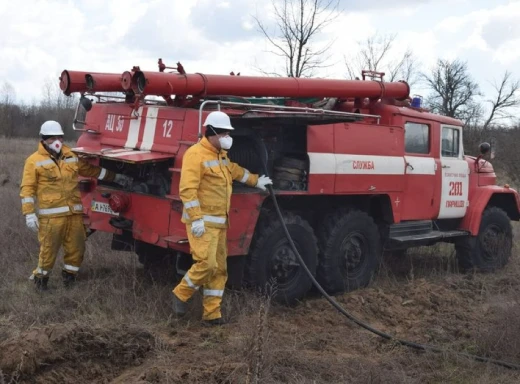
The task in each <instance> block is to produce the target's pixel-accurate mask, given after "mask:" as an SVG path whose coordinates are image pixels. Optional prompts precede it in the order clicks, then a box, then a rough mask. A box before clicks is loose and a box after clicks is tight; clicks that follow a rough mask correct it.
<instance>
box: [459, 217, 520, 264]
mask: <svg viewBox="0 0 520 384" xmlns="http://www.w3.org/2000/svg"><path fill="white" fill-rule="evenodd" d="M512 248H513V230H512V227H511V221H510V219H509V217H508V216H507V214H506V213H505V212H504V211H503V210H502V209H500V208H498V207H490V208H486V210H485V211H484V213H483V214H482V221H481V222H480V228H479V232H478V235H477V236H469V237H467V238H464V239H462V240H460V241H458V242H457V243H456V244H455V250H456V252H457V260H458V263H459V268H460V269H461V270H462V271H463V272H466V271H470V270H473V269H476V270H477V271H479V272H494V271H496V270H497V269H500V268H503V267H504V266H505V265H506V264H507V262H508V261H509V258H510V257H511V252H512Z"/></svg>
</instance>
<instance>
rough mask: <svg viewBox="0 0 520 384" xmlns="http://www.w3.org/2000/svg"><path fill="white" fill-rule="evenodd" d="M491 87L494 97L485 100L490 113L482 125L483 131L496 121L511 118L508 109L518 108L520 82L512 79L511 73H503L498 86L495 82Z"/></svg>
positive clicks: (519, 104) (519, 103)
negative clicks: (489, 107)
mask: <svg viewBox="0 0 520 384" xmlns="http://www.w3.org/2000/svg"><path fill="white" fill-rule="evenodd" d="M493 87H494V88H495V91H496V97H495V98H494V99H488V100H486V101H487V102H488V103H490V104H491V112H490V113H489V117H488V118H487V120H486V122H485V123H484V129H487V128H488V127H489V125H490V124H492V123H494V122H495V121H497V120H500V119H507V118H511V117H513V116H512V115H511V114H510V113H509V111H510V109H512V108H516V107H518V106H520V96H519V90H520V80H518V79H513V78H512V76H511V72H509V71H505V73H504V76H503V77H502V81H501V82H500V83H499V84H497V83H496V82H495V83H494V84H493Z"/></svg>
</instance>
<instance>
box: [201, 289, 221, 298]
mask: <svg viewBox="0 0 520 384" xmlns="http://www.w3.org/2000/svg"><path fill="white" fill-rule="evenodd" d="M204 296H217V297H222V296H224V290H222V289H205V290H204Z"/></svg>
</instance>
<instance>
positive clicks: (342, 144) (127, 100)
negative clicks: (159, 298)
mask: <svg viewBox="0 0 520 384" xmlns="http://www.w3.org/2000/svg"><path fill="white" fill-rule="evenodd" d="M362 75H363V76H362V80H332V79H303V78H279V77H248V76H234V75H233V74H230V75H205V74H201V73H196V74H187V73H186V72H185V71H184V68H183V67H182V65H180V64H178V65H177V67H176V68H170V67H166V66H165V64H164V63H163V62H162V60H161V59H159V71H157V72H155V71H143V70H141V69H140V68H139V67H133V68H132V70H131V71H127V72H124V73H122V74H120V73H119V74H118V73H93V72H80V71H69V70H64V71H63V73H62V75H61V77H60V86H61V89H62V90H63V92H64V93H65V94H66V95H70V94H72V93H79V94H80V95H81V98H80V102H79V104H78V109H77V111H76V116H75V120H74V129H76V130H80V131H82V133H81V137H80V138H79V140H78V142H77V147H76V148H74V149H73V150H74V151H75V152H76V153H77V154H79V155H81V156H85V157H88V158H89V159H90V161H92V162H93V163H95V164H99V165H101V166H103V167H105V168H107V169H111V170H114V171H117V172H118V173H124V174H126V175H128V176H131V177H132V178H133V185H132V186H131V187H129V188H126V189H121V188H118V186H117V185H114V184H110V183H106V182H103V181H98V180H92V179H82V180H81V181H80V185H81V191H82V199H83V203H84V218H85V224H86V226H87V227H88V228H89V231H91V232H94V231H102V232H109V233H112V234H113V242H112V248H113V249H119V250H122V249H127V250H131V251H133V252H135V253H137V255H138V257H139V260H140V261H141V262H142V263H143V264H145V265H149V264H153V263H154V262H156V261H157V260H159V259H163V258H165V257H167V258H169V260H175V263H174V264H175V265H176V267H177V269H178V273H180V274H182V271H183V270H186V268H187V266H186V261H187V263H188V265H189V263H190V260H191V259H190V255H189V244H188V241H187V236H186V230H185V226H184V224H182V223H181V214H182V202H181V200H180V198H179V178H180V172H181V166H182V158H183V154H184V152H185V151H186V150H187V149H188V148H189V147H190V146H191V145H193V144H194V143H196V142H197V141H198V139H199V138H200V137H201V134H202V130H201V125H202V122H203V121H204V119H205V117H206V115H207V114H208V113H209V112H210V111H213V110H217V109H219V110H222V111H225V112H226V113H228V114H229V115H230V116H231V120H232V124H233V126H234V127H235V131H233V134H232V136H233V139H234V145H233V147H232V148H231V150H230V151H229V157H230V159H231V160H232V161H234V162H236V163H239V164H240V165H241V166H243V167H245V168H247V169H248V170H249V171H251V172H254V173H260V174H263V173H266V171H267V173H268V174H269V175H270V176H271V177H272V179H273V183H274V191H275V196H276V199H277V201H278V203H279V204H280V206H281V207H282V209H283V219H284V222H285V223H286V225H287V227H288V229H289V232H290V234H291V237H292V239H293V240H294V242H295V244H296V246H297V248H298V250H299V253H300V254H301V255H302V257H303V259H304V261H305V263H306V265H307V266H308V268H309V269H310V270H311V272H312V273H313V274H315V276H316V277H317V279H318V281H319V282H320V284H321V285H322V286H323V287H324V288H325V289H326V290H327V291H328V292H331V293H332V292H343V291H349V290H353V289H356V288H359V287H363V286H366V285H367V284H368V283H369V282H370V280H371V278H372V276H373V274H374V271H376V269H377V267H378V265H379V263H380V261H381V257H382V254H383V251H390V252H398V251H401V250H404V249H407V248H409V247H413V246H423V245H432V244H434V243H436V242H441V241H442V242H449V243H454V244H455V249H456V254H457V258H458V261H459V265H460V267H461V268H462V269H464V270H468V269H473V268H476V269H477V270H480V271H492V270H495V269H497V268H500V267H503V266H504V265H505V264H506V263H507V261H508V258H509V256H510V254H511V249H512V227H511V220H519V218H520V200H519V195H518V193H517V192H516V191H515V190H513V189H512V188H510V187H509V186H508V185H503V186H499V185H497V184H496V181H497V180H496V179H497V178H496V175H495V173H494V170H493V167H492V165H491V164H490V163H489V161H488V160H487V159H486V155H487V154H488V152H489V149H490V148H489V144H487V143H483V144H482V145H481V146H480V148H479V150H480V155H478V156H476V157H473V156H467V155H465V153H464V148H463V141H462V135H463V129H462V123H461V122H460V121H458V120H455V119H452V118H448V117H445V116H440V115H437V114H433V113H430V112H429V111H427V110H426V109H424V108H422V107H421V99H420V97H413V98H412V97H410V88H409V86H408V84H407V83H406V82H404V81H399V82H385V81H384V80H383V75H384V74H382V73H375V72H369V71H363V74H362ZM229 222H230V227H229V230H228V238H229V245H228V247H229V258H228V266H229V282H230V284H232V285H233V286H235V287H236V286H244V285H247V286H252V287H259V288H262V287H266V286H267V285H269V284H273V283H275V284H276V294H275V295H276V298H277V299H280V300H281V301H285V302H294V301H295V300H298V299H301V298H302V297H304V295H305V294H306V293H307V291H308V290H309V289H310V287H311V280H310V279H309V277H308V276H307V275H306V273H305V272H304V270H303V268H302V267H301V266H300V265H299V263H298V260H297V258H296V255H295V254H294V253H293V251H292V249H291V247H290V246H289V243H288V241H287V239H286V237H285V235H284V232H283V231H282V230H281V229H282V223H281V221H280V219H279V217H277V216H276V215H275V212H274V210H273V200H272V198H271V197H270V196H269V194H268V193H266V192H262V191H260V190H258V189H255V188H250V187H247V186H244V185H242V184H240V183H237V184H236V185H234V192H233V196H232V204H231V210H230V213H229Z"/></svg>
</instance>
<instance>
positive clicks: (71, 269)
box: [63, 264, 79, 272]
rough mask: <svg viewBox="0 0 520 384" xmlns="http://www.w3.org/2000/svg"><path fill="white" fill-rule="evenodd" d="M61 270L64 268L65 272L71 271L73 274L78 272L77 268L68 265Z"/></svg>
mask: <svg viewBox="0 0 520 384" xmlns="http://www.w3.org/2000/svg"><path fill="white" fill-rule="evenodd" d="M63 268H65V269H66V270H67V271H73V272H78V271H79V267H75V266H73V265H70V264H65V265H63Z"/></svg>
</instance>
